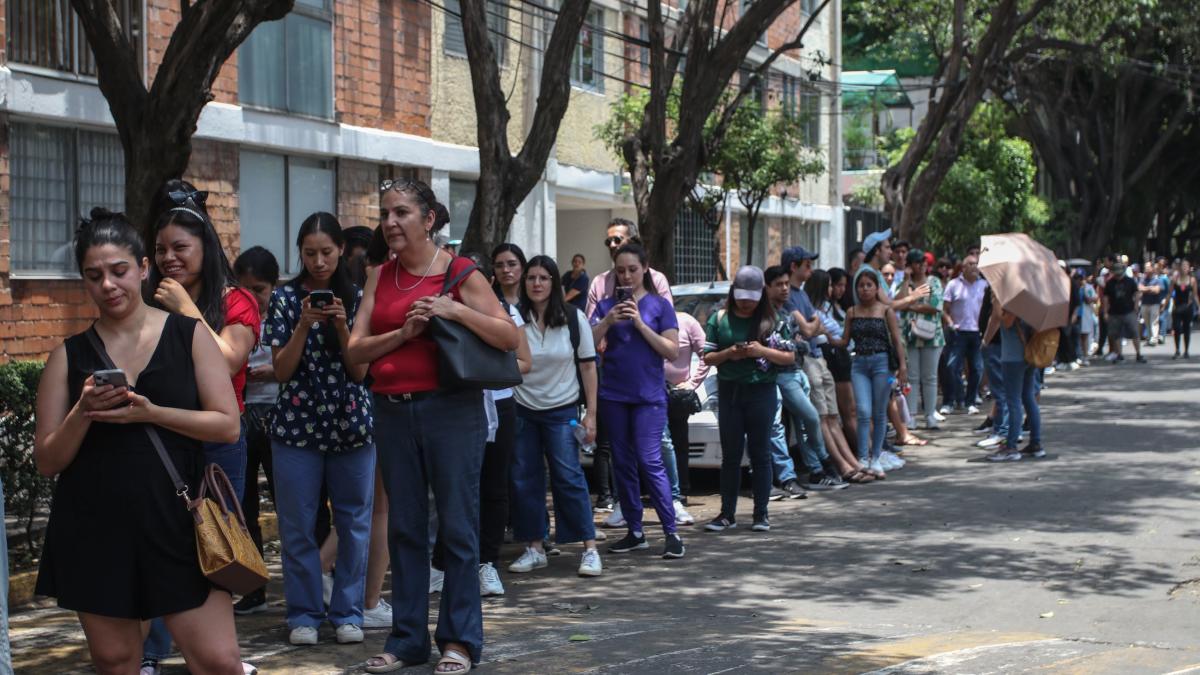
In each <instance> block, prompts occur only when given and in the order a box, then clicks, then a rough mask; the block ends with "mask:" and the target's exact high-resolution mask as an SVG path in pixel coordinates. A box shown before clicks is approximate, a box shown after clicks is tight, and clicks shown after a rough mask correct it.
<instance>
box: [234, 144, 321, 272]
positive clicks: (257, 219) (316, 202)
mask: <svg viewBox="0 0 1200 675" xmlns="http://www.w3.org/2000/svg"><path fill="white" fill-rule="evenodd" d="M238 172H239V174H240V184H241V186H240V189H239V191H238V202H239V206H238V220H240V221H241V224H242V250H243V251H244V250H246V249H248V248H250V247H251V246H262V247H263V248H265V249H267V250H268V251H270V252H271V253H274V254H275V257H276V258H277V259H278V260H279V265H280V268H281V269H282V270H284V272H285V273H286V274H296V273H298V272H299V271H300V255H299V252H298V251H297V250H296V245H295V244H296V241H295V240H296V231H297V230H298V229H299V228H300V223H302V222H304V219H305V218H307V217H308V216H309V215H311V214H312V213H314V212H316V211H328V212H329V213H336V211H337V207H336V204H335V200H336V199H337V194H336V189H337V187H336V186H337V174H336V172H335V171H334V167H333V162H332V161H329V160H322V159H311V158H308V157H285V156H283V155H272V154H268V153H264V152H253V151H250V150H243V151H242V152H241V157H240V166H239V169H238Z"/></svg>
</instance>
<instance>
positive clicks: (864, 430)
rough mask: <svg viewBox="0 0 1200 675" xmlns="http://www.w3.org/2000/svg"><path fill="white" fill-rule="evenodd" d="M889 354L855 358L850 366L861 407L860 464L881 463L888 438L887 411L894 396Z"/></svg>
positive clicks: (856, 396) (859, 422)
mask: <svg viewBox="0 0 1200 675" xmlns="http://www.w3.org/2000/svg"><path fill="white" fill-rule="evenodd" d="M891 375H892V373H891V370H890V369H888V355H887V352H879V353H878V354H871V355H869V356H855V357H854V361H853V362H852V363H851V364H850V382H851V384H853V385H854V401H855V403H856V404H857V406H858V460H859V461H860V462H866V461H867V458H868V457H870V460H871V461H874V460H877V459H879V454H880V453H881V452H883V439H884V437H885V436H886V435H887V408H888V400H889V398H890V395H891V390H890V389H891V388H890V386H889V384H888V378H889V377H891Z"/></svg>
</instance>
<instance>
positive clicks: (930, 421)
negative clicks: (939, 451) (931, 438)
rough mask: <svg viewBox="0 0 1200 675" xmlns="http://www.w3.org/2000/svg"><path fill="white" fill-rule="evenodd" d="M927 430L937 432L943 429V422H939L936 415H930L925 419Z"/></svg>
mask: <svg viewBox="0 0 1200 675" xmlns="http://www.w3.org/2000/svg"><path fill="white" fill-rule="evenodd" d="M925 428H926V429H928V430H930V431H936V430H938V429H941V428H942V423H941V420H939V419H938V418H937V415H936V414H934V415H929V416H928V417H926V418H925Z"/></svg>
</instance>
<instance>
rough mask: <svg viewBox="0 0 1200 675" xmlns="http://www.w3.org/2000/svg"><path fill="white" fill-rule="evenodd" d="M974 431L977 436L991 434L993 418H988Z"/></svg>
mask: <svg viewBox="0 0 1200 675" xmlns="http://www.w3.org/2000/svg"><path fill="white" fill-rule="evenodd" d="M974 431H975V433H977V434H986V433H991V431H992V418H991V417H988V418H987V419H985V420H984V421H983V423H982V424H980V425H979V426H977V427H975V429H974Z"/></svg>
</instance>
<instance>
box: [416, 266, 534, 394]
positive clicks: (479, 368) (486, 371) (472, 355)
mask: <svg viewBox="0 0 1200 675" xmlns="http://www.w3.org/2000/svg"><path fill="white" fill-rule="evenodd" d="M453 266H454V261H453V260H451V261H450V267H448V268H447V269H446V283H445V284H443V285H442V293H441V294H442V295H446V294H447V293H449V292H450V289H452V288H454V287H455V286H457V285H458V284H459V283H461V282H462V281H463V279H466V278H467V276H469V275H470V274H471V273H472V272H474V271H475V270H476V269H477V268H476V267H475V265H471V266H469V267H467V268H466V269H465V270H463V271H462V272H460V273H458V274H457V275H455V276H454V277H451V276H450V268H452V267H453ZM428 330H429V335H430V337H432V338H433V341H434V342H436V343H437V348H438V385H439V386H440V387H442V388H443V389H508V388H509V387H515V386H517V385H518V384H521V371H520V370H519V369H518V368H517V355H516V353H515V352H505V351H501V350H499V349H496V348H495V347H493V346H491V345H489V344H488V343H486V342H484V341H483V340H481V339H479V336H478V335H476V334H475V333H474V332H473V331H471V329H470V328H467V327H466V326H464V325H462V324H461V323H458V322H457V321H451V320H450V319H443V318H441V317H437V316H435V317H433V318H431V319H430V320H429V329H428Z"/></svg>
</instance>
